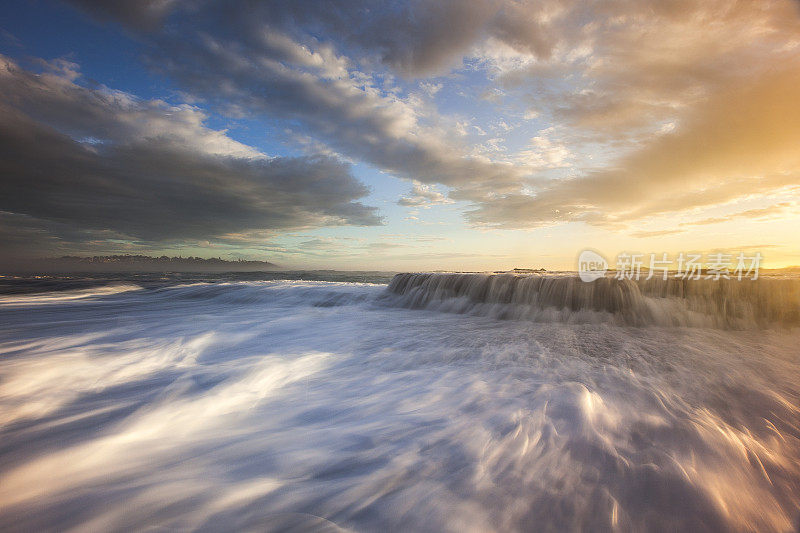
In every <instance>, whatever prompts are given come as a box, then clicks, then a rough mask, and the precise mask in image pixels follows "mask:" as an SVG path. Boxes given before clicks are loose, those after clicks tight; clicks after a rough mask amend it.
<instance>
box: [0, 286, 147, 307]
mask: <svg viewBox="0 0 800 533" xmlns="http://www.w3.org/2000/svg"><path fill="white" fill-rule="evenodd" d="M141 289H142V287H140V286H139V285H134V284H132V283H117V284H112V285H104V286H98V287H90V288H86V289H74V290H53V291H48V292H40V293H33V294H11V295H0V306H4V307H5V306H26V305H49V304H60V303H65V302H69V301H71V300H85V299H92V298H101V297H105V296H113V295H116V294H122V293H126V292H132V291H139V290H141Z"/></svg>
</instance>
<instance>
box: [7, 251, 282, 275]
mask: <svg viewBox="0 0 800 533" xmlns="http://www.w3.org/2000/svg"><path fill="white" fill-rule="evenodd" d="M279 268H280V267H279V266H278V265H276V264H275V263H270V262H269V261H251V260H246V259H238V260H234V261H229V260H226V259H222V258H219V257H212V258H203V257H181V256H178V257H168V256H166V255H163V256H160V257H152V256H149V255H96V256H71V255H65V256H62V257H51V258H45V259H34V260H31V261H30V262H28V263H27V264H23V263H17V264H16V265H13V267H12V268H11V269H10V270H12V271H16V272H47V273H53V272H59V273H61V272H259V271H270V270H278V269H279Z"/></svg>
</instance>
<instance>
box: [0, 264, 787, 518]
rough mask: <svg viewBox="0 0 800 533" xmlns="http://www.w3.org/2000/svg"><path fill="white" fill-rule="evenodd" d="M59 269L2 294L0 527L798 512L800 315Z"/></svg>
mask: <svg viewBox="0 0 800 533" xmlns="http://www.w3.org/2000/svg"><path fill="white" fill-rule="evenodd" d="M348 281H350V280H348ZM60 288H61V289H63V288H64V287H60ZM67 289H68V290H60V291H58V292H51V293H47V294H30V293H24V292H25V291H17V292H18V293H17V294H12V295H6V296H3V297H0V479H1V480H2V482H0V529H3V530H6V529H11V530H15V529H16V530H59V531H62V530H70V529H74V530H81V531H86V530H91V531H106V530H120V531H121V530H131V529H134V528H135V529H144V528H147V527H151V528H166V529H179V530H180V529H200V530H220V529H226V530H231V529H247V528H251V529H254V530H276V531H277V530H286V529H290V528H292V527H294V528H298V529H300V530H314V529H316V530H319V531H337V530H340V528H342V529H345V530H356V531H359V530H376V529H389V530H393V529H398V528H403V529H406V530H421V531H428V530H430V531H442V530H445V531H448V530H449V531H486V530H508V531H514V530H520V531H523V530H532V529H533V530H553V531H564V530H574V529H587V530H595V531H598V530H599V531H603V530H620V531H629V530H681V531H698V530H758V531H791V530H793V528H795V527H796V524H797V519H798V516H800V507H799V506H800V503H798V502H800V408H798V406H799V405H800V353H799V352H798V350H797V346H798V342H799V341H800V331H799V330H798V329H790V326H783V327H781V328H779V329H764V328H763V327H762V328H759V329H752V328H748V329H744V330H736V329H730V328H722V327H720V328H716V327H715V328H712V327H705V326H708V325H714V324H713V323H711V324H702V323H701V324H692V325H693V326H696V327H691V328H684V327H661V326H647V327H629V326H625V325H620V323H619V321H615V320H607V321H599V322H598V321H581V322H583V323H570V321H569V320H555V321H547V322H542V321H541V317H538V318H539V321H530V320H496V316H495V315H493V314H492V313H482V312H472V311H473V310H474V309H472V308H470V310H469V312H468V313H467V314H454V313H440V312H437V311H436V310H434V309H435V306H430V305H426V306H423V305H416V306H412V305H408V307H417V308H414V309H410V308H406V307H403V305H407V304H408V301H405V300H402V298H400V297H401V296H402V295H397V294H393V293H387V292H386V286H385V285H372V284H359V283H350V282H348V283H325V282H319V281H317V282H314V281H292V282H290V281H266V282H242V281H236V282H229V283H212V284H209V283H190V284H183V285H177V284H175V283H172V282H163V283H160V284H147V283H138V284H137V283H133V284H132V283H131V282H130V281H128V282H124V281H116V282H114V283H108V284H104V285H103V286H102V287H99V288H98V287H95V288H92V287H91V286H79V287H77V288H74V289H69V288H67ZM398 298H400V300H398ZM445 299H446V298H445ZM474 303H475V302H473V304H474ZM478 303H480V302H478ZM491 303H492V304H493V305H497V304H500V303H502V302H491ZM419 307H427V308H423V309H419ZM494 309H495V310H496V309H497V307H495V308H494ZM444 310H452V309H444ZM578 311H579V312H580V310H578ZM506 315H508V313H506ZM505 318H514V317H513V316H505ZM516 318H522V317H516ZM556 318H563V316H560V317H556ZM587 322H594V323H587ZM623 324H624V322H623ZM697 326H701V327H697Z"/></svg>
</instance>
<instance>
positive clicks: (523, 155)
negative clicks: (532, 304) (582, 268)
mask: <svg viewBox="0 0 800 533" xmlns="http://www.w3.org/2000/svg"><path fill="white" fill-rule="evenodd" d="M798 147H800V2H798V1H797V0H783V1H768V0H763V1H755V0H753V1H739V2H737V1H732V0H720V1H717V0H659V1H639V0H596V1H564V0H559V1H554V0H541V1H527V0H520V1H516V0H514V1H512V0H496V1H489V0H487V1H476V2H462V1H457V0H452V1H451V0H431V1H424V2H423V1H407V2H391V1H387V2H377V1H373V2H370V1H361V0H320V1H303V0H298V1H291V2H290V1H285V2H277V1H258V2H257V1H239V2H214V1H211V0H198V1H190V0H144V1H130V0H123V1H119V2H113V3H112V2H103V1H98V0H72V1H69V2H56V1H45V0H37V1H10V2H7V3H5V4H4V7H3V10H2V13H1V14H0V249H2V250H3V257H4V258H5V259H9V258H13V259H16V260H26V259H28V258H37V257H39V258H40V257H53V256H61V255H107V254H147V255H163V254H166V255H182V256H187V255H191V256H201V257H222V258H224V259H238V258H246V259H262V260H268V261H272V262H274V263H277V264H278V265H281V266H285V267H287V268H335V269H358V270H367V269H380V270H430V269H441V270H505V269H511V268H540V267H543V268H547V269H548V270H567V269H574V268H575V262H576V258H577V256H578V254H579V253H580V252H581V251H582V250H584V249H593V250H597V251H599V252H601V253H602V254H603V255H605V256H606V257H608V258H609V259H610V262H613V261H611V258H613V257H615V256H616V255H617V254H619V253H621V252H640V253H644V254H649V253H658V254H659V255H661V254H662V253H668V254H670V255H673V254H678V253H680V252H690V251H692V252H701V253H706V254H710V253H712V252H725V253H738V252H739V251H743V252H747V253H755V252H756V251H758V252H760V253H761V254H762V255H763V256H764V258H765V260H764V266H769V267H783V266H789V265H799V264H800V238H798V235H797V233H798V228H800V148H798Z"/></svg>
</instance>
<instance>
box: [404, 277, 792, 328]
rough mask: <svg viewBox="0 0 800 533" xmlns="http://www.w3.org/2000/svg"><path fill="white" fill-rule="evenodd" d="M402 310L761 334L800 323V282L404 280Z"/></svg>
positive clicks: (658, 279)
mask: <svg viewBox="0 0 800 533" xmlns="http://www.w3.org/2000/svg"><path fill="white" fill-rule="evenodd" d="M388 291H389V293H391V294H392V295H394V296H396V298H395V300H394V301H395V303H396V304H397V305H400V306H403V307H408V308H413V309H432V310H437V311H444V312H450V313H462V314H474V315H482V316H489V317H493V318H501V319H502V318H511V319H530V320H534V321H540V322H566V323H602V322H609V323H614V324H619V325H627V326H648V325H656V326H694V327H713V328H725V329H754V328H769V327H776V326H778V327H779V326H789V327H791V326H796V325H800V280H798V279H796V278H794V279H792V278H761V279H758V280H741V281H740V280H735V279H719V280H713V279H699V280H686V279H674V278H669V279H667V280H664V279H661V278H656V277H654V278H652V279H649V280H646V279H640V280H629V279H624V280H618V279H615V278H609V277H606V278H600V279H597V280H595V281H593V282H589V283H586V282H583V281H581V280H580V278H578V277H576V276H575V275H531V274H526V275H515V274H474V273H469V274H460V273H405V274H397V275H396V276H395V277H394V279H392V281H391V283H390V284H389V288H388Z"/></svg>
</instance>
